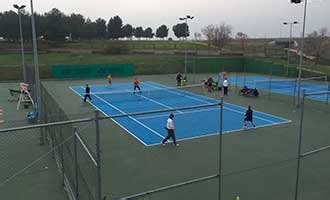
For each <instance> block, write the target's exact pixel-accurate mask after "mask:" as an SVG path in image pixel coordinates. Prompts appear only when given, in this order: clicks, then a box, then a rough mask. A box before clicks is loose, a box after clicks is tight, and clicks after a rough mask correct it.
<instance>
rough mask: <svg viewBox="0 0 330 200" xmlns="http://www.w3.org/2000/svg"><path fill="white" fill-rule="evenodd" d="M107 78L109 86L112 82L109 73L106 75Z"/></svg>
mask: <svg viewBox="0 0 330 200" xmlns="http://www.w3.org/2000/svg"><path fill="white" fill-rule="evenodd" d="M107 79H108V83H109V86H111V84H112V76H111V74H109V75H108V76H107Z"/></svg>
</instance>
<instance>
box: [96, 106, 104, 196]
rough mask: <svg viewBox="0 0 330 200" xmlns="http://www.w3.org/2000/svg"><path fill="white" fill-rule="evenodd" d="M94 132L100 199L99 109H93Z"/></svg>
mask: <svg viewBox="0 0 330 200" xmlns="http://www.w3.org/2000/svg"><path fill="white" fill-rule="evenodd" d="M95 132H96V162H97V169H96V176H97V191H96V192H97V198H96V199H97V200H102V180H101V143H100V124H99V111H98V110H95Z"/></svg>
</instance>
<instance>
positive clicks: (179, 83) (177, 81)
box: [175, 72, 182, 86]
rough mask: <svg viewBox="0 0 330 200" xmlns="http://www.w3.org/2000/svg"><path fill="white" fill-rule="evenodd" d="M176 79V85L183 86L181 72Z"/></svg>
mask: <svg viewBox="0 0 330 200" xmlns="http://www.w3.org/2000/svg"><path fill="white" fill-rule="evenodd" d="M175 79H176V85H177V86H181V80H182V75H181V73H180V72H178V73H177V74H176V77H175Z"/></svg>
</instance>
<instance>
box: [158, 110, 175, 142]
mask: <svg viewBox="0 0 330 200" xmlns="http://www.w3.org/2000/svg"><path fill="white" fill-rule="evenodd" d="M173 118H174V115H173V114H172V113H171V114H170V116H169V117H168V119H167V123H166V127H165V128H166V130H167V136H166V138H164V140H163V141H162V145H165V143H166V141H167V140H168V139H170V138H172V140H173V144H174V145H175V146H179V144H178V143H176V139H175V134H174V130H175V129H174V121H173Z"/></svg>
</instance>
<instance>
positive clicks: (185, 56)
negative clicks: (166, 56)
mask: <svg viewBox="0 0 330 200" xmlns="http://www.w3.org/2000/svg"><path fill="white" fill-rule="evenodd" d="M187 29H188V18H187V17H186V28H185V30H184V36H185V38H186V40H185V42H186V45H187V32H188V30H187ZM187 48H188V45H187V46H186V48H185V51H184V76H185V77H187Z"/></svg>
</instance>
